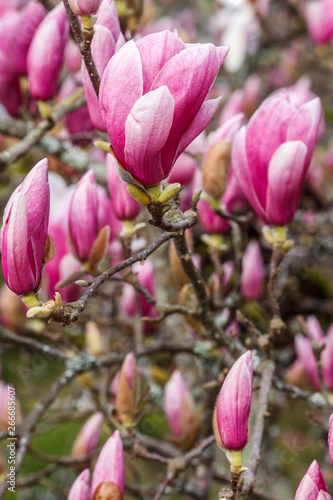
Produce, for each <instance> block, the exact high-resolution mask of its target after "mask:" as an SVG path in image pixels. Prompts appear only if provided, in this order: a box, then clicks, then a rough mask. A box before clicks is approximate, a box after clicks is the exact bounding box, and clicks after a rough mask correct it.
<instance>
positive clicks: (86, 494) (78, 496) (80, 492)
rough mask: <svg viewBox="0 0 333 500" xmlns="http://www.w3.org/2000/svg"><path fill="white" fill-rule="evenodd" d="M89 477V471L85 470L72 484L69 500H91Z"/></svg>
mask: <svg viewBox="0 0 333 500" xmlns="http://www.w3.org/2000/svg"><path fill="white" fill-rule="evenodd" d="M89 476H90V471H89V469H85V470H84V471H82V472H81V474H80V475H79V476H78V477H77V478H76V479H75V481H74V483H73V484H72V487H71V489H70V490H69V493H68V497H67V500H90V484H89V483H90V481H89Z"/></svg>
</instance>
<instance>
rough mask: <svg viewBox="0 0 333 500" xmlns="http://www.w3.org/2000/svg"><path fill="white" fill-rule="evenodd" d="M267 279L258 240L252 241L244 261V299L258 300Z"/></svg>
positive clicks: (247, 248)
mask: <svg viewBox="0 0 333 500" xmlns="http://www.w3.org/2000/svg"><path fill="white" fill-rule="evenodd" d="M264 278H265V266H264V261H263V258H262V255H261V251H260V245H259V243H258V242H257V241H256V240H252V241H250V243H249V244H248V245H247V247H246V250H245V252H244V255H243V261H242V277H241V280H242V288H241V294H242V297H243V298H244V299H246V300H257V299H259V297H260V295H261V294H262V289H263V284H264Z"/></svg>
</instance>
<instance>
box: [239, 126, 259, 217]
mask: <svg viewBox="0 0 333 500" xmlns="http://www.w3.org/2000/svg"><path fill="white" fill-rule="evenodd" d="M245 141H246V127H245V126H243V127H242V128H241V129H240V130H239V131H238V132H237V134H236V135H235V138H234V141H233V144H232V150H231V164H232V166H233V171H234V173H235V176H236V178H237V180H238V183H239V185H240V188H241V190H242V191H243V193H244V194H245V196H246V197H247V199H248V200H249V202H250V203H251V205H252V208H253V209H254V210H255V212H256V213H257V215H258V217H260V219H261V220H262V221H263V222H265V223H266V224H267V223H268V221H267V216H266V213H265V210H264V208H263V206H262V205H261V203H260V202H259V200H258V197H257V193H256V191H255V189H254V185H253V181H252V178H251V173H250V169H249V165H248V160H247V156H246V148H245V145H246V143H245Z"/></svg>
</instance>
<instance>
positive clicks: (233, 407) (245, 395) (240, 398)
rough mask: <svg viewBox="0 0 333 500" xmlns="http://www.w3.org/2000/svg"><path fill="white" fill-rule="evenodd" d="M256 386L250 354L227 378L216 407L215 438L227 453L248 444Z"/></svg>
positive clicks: (238, 361)
mask: <svg viewBox="0 0 333 500" xmlns="http://www.w3.org/2000/svg"><path fill="white" fill-rule="evenodd" d="M252 384H253V368H252V356H251V351H247V352H246V353H245V354H243V355H242V356H241V357H240V358H238V360H237V361H236V362H235V363H234V364H233V366H232V368H231V370H230V371H229V373H228V375H227V376H226V379H225V381H224V382H223V385H222V388H221V391H220V394H219V396H218V398H217V402H216V406H215V413H214V420H213V424H214V425H213V426H214V434H215V439H216V441H217V443H218V445H219V446H221V447H222V448H223V449H227V450H230V451H238V450H242V449H243V448H244V446H245V445H246V443H247V440H248V420H249V416H250V409H251V398H252Z"/></svg>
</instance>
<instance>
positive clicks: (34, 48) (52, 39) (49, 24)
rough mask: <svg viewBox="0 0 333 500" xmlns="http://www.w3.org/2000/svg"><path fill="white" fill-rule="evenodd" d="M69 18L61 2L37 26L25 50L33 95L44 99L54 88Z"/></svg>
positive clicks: (60, 66)
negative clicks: (27, 48)
mask: <svg viewBox="0 0 333 500" xmlns="http://www.w3.org/2000/svg"><path fill="white" fill-rule="evenodd" d="M68 35H69V21H68V19H67V14H66V10H65V7H64V5H63V3H62V2H61V3H60V4H59V5H57V6H56V7H55V8H54V9H52V10H51V12H49V13H48V14H47V15H46V16H45V18H44V19H43V21H42V22H41V23H40V25H39V26H38V28H37V30H36V32H35V34H34V37H33V39H32V42H31V44H30V48H29V52H28V63H27V67H28V80H29V92H30V95H31V96H32V97H34V98H35V99H40V100H43V101H46V100H48V99H51V98H52V97H54V95H55V93H56V92H57V88H58V82H59V77H60V73H61V69H62V63H63V60H64V55H65V47H66V42H67V38H68Z"/></svg>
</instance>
